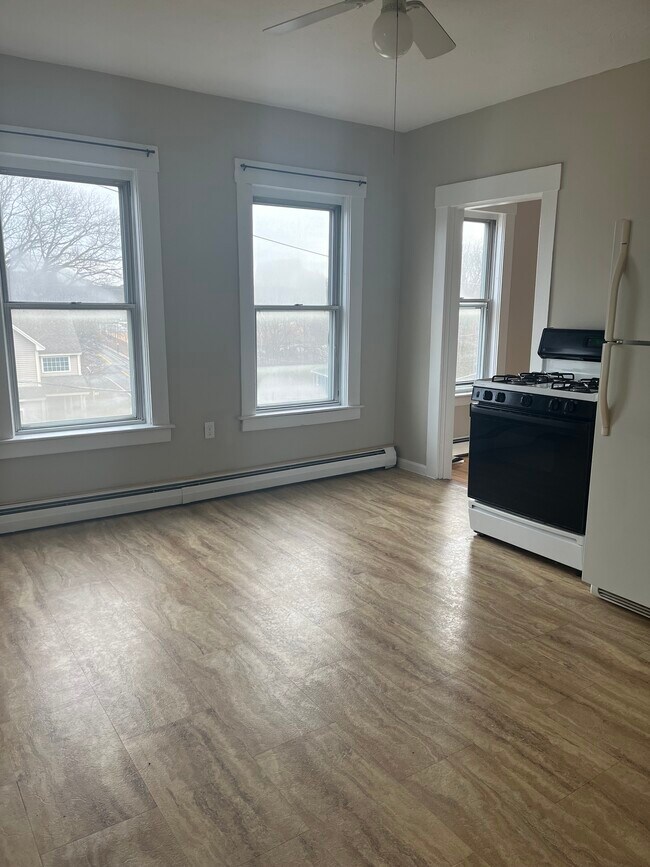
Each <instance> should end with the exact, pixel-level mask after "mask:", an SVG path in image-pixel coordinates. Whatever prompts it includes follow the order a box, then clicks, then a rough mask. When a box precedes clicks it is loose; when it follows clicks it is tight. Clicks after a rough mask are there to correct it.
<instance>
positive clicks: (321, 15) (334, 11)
mask: <svg viewBox="0 0 650 867" xmlns="http://www.w3.org/2000/svg"><path fill="white" fill-rule="evenodd" d="M370 2H372V0H342V2H340V3H333V4H332V5H331V6H325V7H324V8H323V9H317V10H316V11H315V12H307V13H306V14H305V15H299V16H298V17H297V18H290V19H289V20H288V21H282V23H281V24H274V25H273V26H272V27H265V28H264V33H290V32H291V31H292V30H300V28H301V27H309V25H310V24H317V23H318V22H319V21H325V19H327V18H333V17H334V15H340V14H341V12H350V11H351V10H352V9H360V8H361V7H362V6H366V5H367V4H368V3H370Z"/></svg>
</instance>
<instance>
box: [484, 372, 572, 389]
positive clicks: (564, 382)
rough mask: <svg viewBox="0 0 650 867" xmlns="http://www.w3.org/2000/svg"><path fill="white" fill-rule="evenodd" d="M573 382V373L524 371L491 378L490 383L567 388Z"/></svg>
mask: <svg viewBox="0 0 650 867" xmlns="http://www.w3.org/2000/svg"><path fill="white" fill-rule="evenodd" d="M574 380H575V376H574V374H573V373H555V372H548V373H543V372H542V371H526V372H524V373H503V374H499V375H497V376H493V377H492V382H496V383H498V382H502V383H504V384H508V383H509V384H511V385H551V386H552V387H553V388H555V387H556V384H557V387H558V388H565V387H568V386H569V385H570V384H571V383H572V382H573V381H574Z"/></svg>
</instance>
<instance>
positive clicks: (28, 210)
mask: <svg viewBox="0 0 650 867" xmlns="http://www.w3.org/2000/svg"><path fill="white" fill-rule="evenodd" d="M0 209H1V212H2V229H3V242H4V248H5V260H6V265H7V271H8V273H9V280H10V283H11V276H12V274H18V273H23V274H29V275H30V279H29V283H30V288H31V290H32V291H30V295H33V294H36V295H38V294H39V292H38V286H39V284H40V283H42V282H44V281H49V282H51V279H52V277H53V276H55V277H56V280H57V282H59V283H75V282H78V281H87V282H90V283H94V284H99V285H106V284H109V285H115V284H119V283H121V282H122V279H123V275H122V238H121V226H120V217H119V196H118V191H117V189H116V188H107V189H106V195H102V196H99V195H98V194H97V186H96V185H92V186H91V185H84V184H81V183H76V182H75V183H69V182H66V181H58V180H52V179H49V178H32V177H21V176H19V175H0ZM30 300H37V298H30Z"/></svg>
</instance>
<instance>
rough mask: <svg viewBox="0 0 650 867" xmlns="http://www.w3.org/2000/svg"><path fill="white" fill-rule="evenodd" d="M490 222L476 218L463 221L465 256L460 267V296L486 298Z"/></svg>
mask: <svg viewBox="0 0 650 867" xmlns="http://www.w3.org/2000/svg"><path fill="white" fill-rule="evenodd" d="M488 226H489V224H488V223H480V222H477V221H476V220H465V221H464V223H463V257H462V262H461V269H460V297H461V298H485V296H486V292H487V282H488V281H487V277H488V275H487V267H488V246H489V241H490V233H489V228H488Z"/></svg>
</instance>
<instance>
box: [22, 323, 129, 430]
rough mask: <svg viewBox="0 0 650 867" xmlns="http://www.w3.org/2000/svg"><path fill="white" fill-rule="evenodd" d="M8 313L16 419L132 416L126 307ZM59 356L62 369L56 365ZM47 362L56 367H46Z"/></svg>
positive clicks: (44, 420)
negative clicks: (17, 401) (15, 387)
mask: <svg viewBox="0 0 650 867" xmlns="http://www.w3.org/2000/svg"><path fill="white" fill-rule="evenodd" d="M11 315H12V326H13V339H14V354H15V358H16V372H17V380H18V398H19V404H20V419H21V424H23V425H32V424H42V423H53V422H74V421H85V420H89V419H114V418H131V417H133V416H134V414H135V410H134V403H133V389H132V384H131V383H132V369H133V366H132V355H131V345H130V336H129V320H128V315H129V314H128V312H127V311H125V310H13V311H12V314H11ZM47 356H51V357H50V358H49V359H48V358H47ZM62 359H66V361H67V362H68V368H67V369H63V367H62V366H60V365H61V360H62ZM51 361H54V362H56V365H57V368H56V369H57V372H49V362H51Z"/></svg>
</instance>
